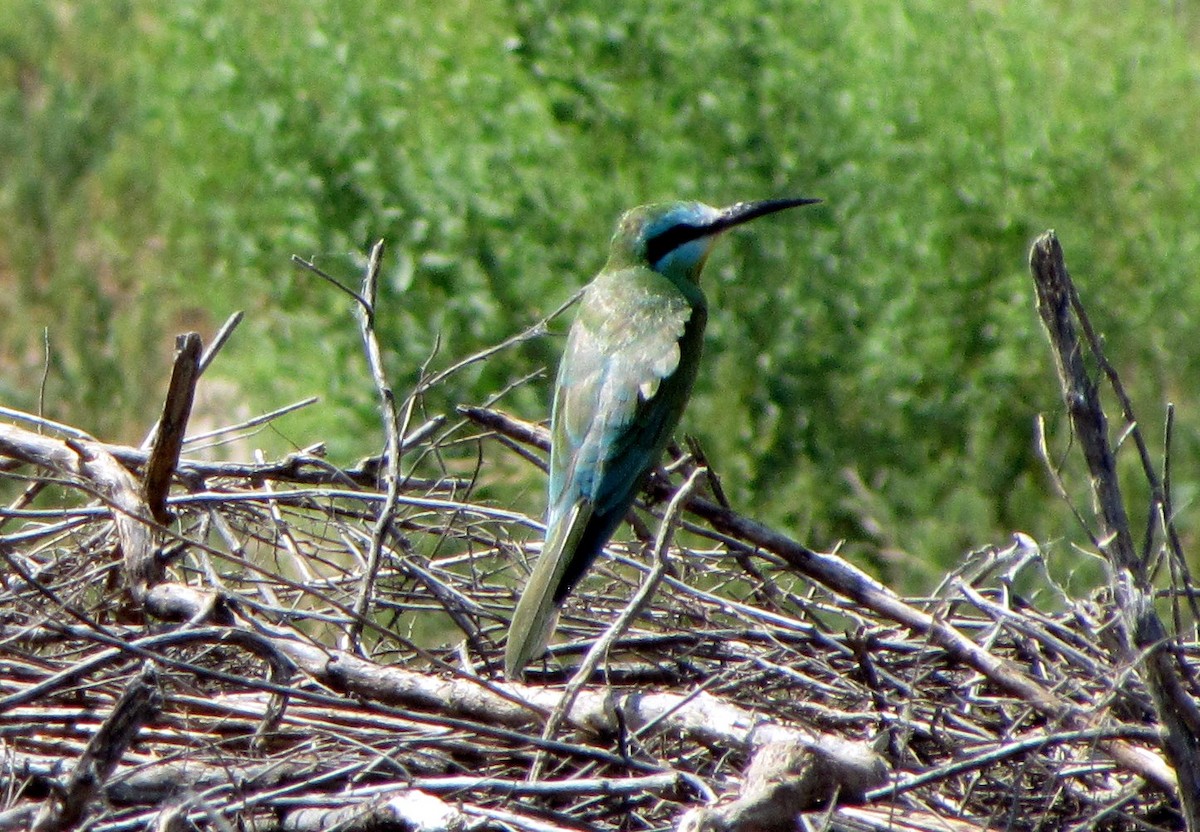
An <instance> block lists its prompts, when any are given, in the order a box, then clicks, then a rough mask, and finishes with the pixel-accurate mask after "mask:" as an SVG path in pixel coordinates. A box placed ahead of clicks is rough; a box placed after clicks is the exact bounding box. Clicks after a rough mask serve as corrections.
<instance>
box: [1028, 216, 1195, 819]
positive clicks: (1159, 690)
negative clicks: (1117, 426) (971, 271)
mask: <svg viewBox="0 0 1200 832" xmlns="http://www.w3.org/2000/svg"><path fill="white" fill-rule="evenodd" d="M1029 269H1030V272H1031V273H1032V275H1033V282H1034V287H1035V289H1036V290H1037V308H1038V314H1039V316H1040V317H1041V320H1042V324H1043V326H1044V327H1045V329H1046V334H1047V335H1048V337H1049V339H1050V346H1051V351H1052V353H1053V355H1054V363H1055V368H1056V370H1057V371H1058V378H1059V383H1060V384H1061V385H1062V393H1063V401H1064V402H1065V404H1066V407H1067V413H1068V414H1069V416H1070V418H1071V426H1072V428H1073V429H1074V432H1075V436H1076V437H1077V438H1078V440H1079V445H1080V450H1081V451H1082V453H1083V457H1084V460H1085V461H1086V463H1087V468H1088V473H1089V475H1090V477H1091V484H1092V494H1093V497H1094V498H1095V502H1096V506H1097V509H1098V513H1099V523H1100V534H1099V535H1097V538H1098V539H1099V540H1100V541H1101V546H1100V549H1101V551H1102V552H1103V553H1104V555H1105V556H1106V557H1107V559H1108V562H1109V565H1110V571H1109V575H1110V583H1111V585H1112V590H1113V599H1114V600H1115V602H1116V605H1117V609H1118V613H1119V615H1118V616H1117V621H1118V622H1119V624H1120V630H1121V642H1122V645H1123V650H1124V652H1125V656H1124V658H1125V659H1126V661H1128V662H1130V663H1132V664H1135V666H1137V667H1138V670H1139V675H1140V676H1141V677H1142V679H1143V681H1144V682H1145V684H1146V687H1147V689H1148V691H1149V692H1150V698H1151V700H1152V701H1153V703H1154V708H1155V711H1156V712H1157V714H1158V719H1159V723H1160V724H1161V725H1162V727H1163V748H1164V750H1165V752H1166V754H1167V758H1168V759H1169V760H1170V762H1171V764H1172V766H1173V767H1174V768H1175V774H1176V777H1177V778H1178V794H1179V796H1180V803H1181V806H1182V808H1183V814H1184V817H1185V819H1186V820H1187V825H1188V829H1189V830H1192V832H1197V830H1200V709H1198V708H1197V705H1196V703H1195V701H1193V699H1192V698H1191V696H1190V695H1189V694H1188V693H1187V690H1186V688H1185V686H1184V684H1183V683H1182V681H1181V680H1180V679H1179V677H1178V674H1177V672H1176V669H1175V668H1174V667H1173V666H1172V663H1171V661H1170V657H1169V655H1168V654H1167V652H1166V648H1167V645H1168V644H1169V643H1170V639H1169V637H1168V636H1167V632H1166V628H1165V627H1164V626H1163V623H1162V621H1161V619H1160V618H1159V616H1158V613H1157V612H1156V611H1155V609H1154V607H1153V606H1152V604H1151V603H1150V598H1149V596H1150V594H1151V592H1152V589H1153V588H1152V586H1151V583H1150V576H1149V574H1148V570H1147V569H1146V563H1145V561H1144V560H1143V559H1142V558H1141V557H1138V555H1137V553H1136V552H1135V550H1134V545H1133V534H1132V532H1131V531H1130V528H1129V516H1128V513H1127V512H1126V510H1125V501H1124V498H1123V496H1122V494H1121V487H1120V482H1119V479H1118V477H1117V467H1116V455H1115V454H1114V452H1113V449H1112V445H1111V444H1110V442H1109V439H1108V421H1107V418H1106V416H1105V414H1104V408H1103V406H1102V404H1101V402H1100V391H1099V386H1098V385H1097V383H1096V380H1095V379H1093V378H1092V377H1091V376H1090V375H1089V373H1088V370H1087V367H1086V366H1085V365H1084V360H1083V345H1082V344H1081V343H1080V340H1079V336H1078V332H1077V329H1076V322H1077V321H1078V322H1079V323H1080V325H1084V323H1085V319H1084V318H1083V305H1082V303H1081V301H1080V300H1079V296H1078V292H1077V291H1076V288H1075V285H1074V283H1073V282H1072V281H1071V276H1070V274H1069V273H1068V272H1067V267H1066V263H1065V262H1064V259H1063V251H1062V246H1061V245H1060V244H1059V241H1058V236H1057V235H1056V234H1055V233H1054V232H1053V231H1047V232H1046V233H1045V234H1043V235H1042V236H1040V237H1038V239H1037V240H1036V241H1035V242H1034V244H1033V249H1032V251H1031V252H1030V256H1029ZM1087 328H1088V329H1089V332H1090V327H1087ZM1089 342H1090V347H1091V352H1092V354H1093V356H1095V358H1096V360H1097V361H1098V362H1099V363H1100V364H1101V366H1104V367H1107V368H1109V374H1110V379H1114V378H1115V370H1112V368H1111V365H1110V364H1109V363H1108V361H1107V359H1105V358H1104V356H1103V354H1102V353H1100V351H1099V339H1098V338H1095V337H1092V338H1090V339H1089ZM1114 383H1115V384H1116V385H1117V388H1118V391H1119V393H1120V398H1121V400H1122V407H1123V410H1124V413H1125V417H1126V419H1127V420H1128V421H1129V422H1130V424H1136V422H1135V420H1134V418H1133V411H1132V406H1131V405H1130V403H1129V399H1128V397H1127V396H1125V395H1124V391H1123V388H1121V387H1120V386H1119V380H1118V381H1116V382H1114ZM1138 445H1139V449H1141V451H1142V456H1143V460H1145V458H1146V456H1147V454H1146V452H1145V450H1144V444H1143V443H1141V442H1140V441H1139V443H1138ZM1144 467H1145V468H1146V470H1147V472H1148V476H1149V478H1150V480H1151V482H1150V485H1151V488H1152V489H1156V490H1158V491H1160V492H1161V486H1159V483H1158V482H1157V480H1156V478H1155V477H1154V474H1153V469H1152V468H1151V467H1149V465H1148V464H1146V465H1145V466H1144ZM1156 498H1157V499H1159V500H1160V501H1161V500H1162V499H1163V498H1162V495H1161V493H1159V494H1157V495H1156ZM1150 522H1153V519H1151V521H1150Z"/></svg>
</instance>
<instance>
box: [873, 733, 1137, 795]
mask: <svg viewBox="0 0 1200 832" xmlns="http://www.w3.org/2000/svg"><path fill="white" fill-rule="evenodd" d="M1112 739H1132V740H1137V741H1139V742H1152V741H1153V740H1154V731H1153V730H1152V729H1149V728H1133V727H1130V726H1127V725H1118V726H1115V727H1112V728H1085V729H1082V730H1079V731H1057V732H1055V733H1051V734H1038V735H1036V736H1032V737H1024V738H1022V739H1018V740H1013V741H1011V742H1007V743H1004V744H1003V745H1000V746H997V747H995V748H989V749H988V750H987V751H983V752H980V753H979V754H973V755H971V756H968V757H965V758H963V759H961V760H954V761H953V762H950V763H945V764H943V765H939V766H935V767H933V768H931V769H930V770H929V771H924V772H921V773H920V774H914V775H911V776H909V777H906V778H905V779H903V780H900V781H898V782H896V783H892V784H890V785H887V786H881V787H879V788H877V789H874V790H872V791H870V792H867V795H866V800H867V802H868V803H874V802H875V801H878V800H886V799H888V798H891V797H895V796H896V795H899V794H903V793H904V792H909V791H912V790H913V789H916V788H919V787H921V786H928V785H930V784H931V783H937V782H939V781H942V780H946V779H949V778H951V777H958V776H960V775H963V774H966V773H967V772H971V771H979V770H981V769H984V768H987V767H988V766H991V765H995V764H997V763H1002V762H1004V761H1005V760H1008V759H1010V758H1012V757H1015V756H1018V755H1020V754H1028V753H1029V752H1031V751H1040V750H1041V749H1043V748H1047V747H1053V746H1057V745H1066V744H1070V743H1076V742H1087V743H1095V742H1098V741H1100V740H1112Z"/></svg>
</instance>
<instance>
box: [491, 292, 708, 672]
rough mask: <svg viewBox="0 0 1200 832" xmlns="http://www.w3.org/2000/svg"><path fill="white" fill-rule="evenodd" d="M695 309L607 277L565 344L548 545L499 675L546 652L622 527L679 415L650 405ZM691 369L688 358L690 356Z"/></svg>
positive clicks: (675, 364) (657, 403) (671, 295)
mask: <svg viewBox="0 0 1200 832" xmlns="http://www.w3.org/2000/svg"><path fill="white" fill-rule="evenodd" d="M693 314H694V310H693V307H692V305H691V304H690V303H689V302H688V301H687V299H686V298H685V297H684V296H683V295H682V294H680V292H679V290H678V289H676V288H675V287H674V286H673V285H672V284H671V283H670V282H669V281H668V280H667V279H666V278H664V277H662V276H661V275H658V274H656V273H655V272H652V271H650V270H649V269H629V270H626V271H624V272H617V273H614V274H608V275H604V276H602V277H601V278H598V279H597V281H596V282H594V283H593V284H592V286H591V287H590V288H589V290H588V292H587V293H586V294H585V295H584V300H583V304H582V306H581V307H580V310H579V314H578V316H577V317H576V319H575V324H574V325H573V326H572V327H571V332H570V334H569V336H568V338H567V345H566V349H565V351H564V353H563V360H562V363H561V364H560V365H559V372H558V383H557V386H556V391H555V398H554V413H553V418H552V420H551V421H552V428H553V436H552V445H551V451H550V508H549V512H548V515H549V516H548V522H547V525H546V541H545V544H544V545H543V547H542V553H541V555H540V556H539V557H538V561H537V563H536V564H535V565H534V568H533V572H532V573H531V574H530V576H529V581H528V582H527V583H526V585H525V589H524V590H523V591H522V593H521V598H520V600H519V601H518V602H517V608H516V609H515V610H514V611H513V617H512V622H511V624H510V626H509V633H508V644H507V647H506V650H505V673H506V675H507V676H508V677H509V678H515V677H517V676H518V675H519V674H520V673H521V672H522V671H523V670H524V668H525V666H526V665H527V664H528V663H529V662H530V661H531V660H532V659H533V658H534V657H535V656H537V655H538V654H539V653H541V652H542V650H543V649H544V648H545V646H546V642H547V641H548V639H549V637H550V633H551V631H552V630H553V629H554V622H555V619H556V617H557V616H556V613H555V611H556V610H557V608H558V605H559V603H560V602H561V601H562V599H563V598H564V597H565V596H566V594H567V592H568V591H569V590H570V588H571V587H572V586H573V585H574V583H575V582H576V581H577V580H578V579H579V577H580V575H582V574H583V572H584V571H585V570H586V569H587V567H588V565H589V564H590V563H591V561H592V559H593V558H595V556H596V555H597V554H598V553H599V550H600V549H601V548H603V546H604V544H605V542H606V541H607V540H608V538H609V536H610V535H611V534H612V532H613V530H614V529H615V528H616V526H617V525H618V524H619V523H620V522H621V519H622V518H623V517H624V516H625V513H626V511H628V509H629V504H630V502H631V501H632V499H633V492H634V489H635V488H637V486H638V483H639V481H640V480H641V478H642V476H643V475H644V474H645V473H646V471H647V470H648V469H649V468H650V466H652V465H653V464H654V463H655V461H656V460H657V458H658V455H659V454H660V453H661V452H662V448H663V445H664V444H665V442H666V437H667V436H668V435H669V433H670V431H671V430H672V428H674V426H675V422H676V420H677V419H678V418H679V413H680V411H681V410H682V407H683V402H682V398H683V396H685V395H686V390H684V391H682V395H679V396H678V397H677V398H679V399H680V401H677V402H674V401H666V400H665V399H666V397H662V398H655V395H656V393H658V392H659V388H660V386H661V385H662V383H663V381H664V380H667V379H669V378H670V377H671V376H672V374H674V373H675V372H676V370H677V369H678V368H679V366H680V344H679V342H680V339H681V338H682V337H683V335H684V331H685V329H686V327H687V323H688V320H689V319H690V318H691V317H692V315H693ZM693 360H695V357H693Z"/></svg>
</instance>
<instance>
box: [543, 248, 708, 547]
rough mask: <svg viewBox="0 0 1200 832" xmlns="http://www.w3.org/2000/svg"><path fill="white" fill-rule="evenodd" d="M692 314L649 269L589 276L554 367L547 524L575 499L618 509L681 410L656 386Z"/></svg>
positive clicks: (675, 360)
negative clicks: (589, 282)
mask: <svg viewBox="0 0 1200 832" xmlns="http://www.w3.org/2000/svg"><path fill="white" fill-rule="evenodd" d="M692 314H693V308H692V305H691V304H690V303H688V301H687V299H686V298H685V297H684V296H683V295H682V294H681V293H680V292H679V290H678V289H676V288H675V287H674V285H672V284H671V283H670V281H669V280H667V279H666V278H664V277H662V276H661V275H659V274H657V273H655V272H652V271H650V270H649V269H627V270H625V271H623V272H617V273H615V274H613V275H609V276H606V279H604V280H603V282H601V281H598V282H597V283H596V284H593V287H592V290H591V291H589V292H588V294H587V296H585V299H584V305H583V306H582V307H581V308H580V311H579V316H578V318H577V319H576V322H575V325H574V326H573V327H572V328H571V333H570V336H569V337H568V340H567V346H566V351H565V352H564V354H563V355H564V357H563V361H562V364H561V365H560V367H559V374H558V384H557V389H556V391H555V400H554V417H553V420H552V421H553V430H554V435H553V446H552V448H551V454H550V456H551V470H550V520H551V523H553V522H554V520H555V519H556V515H557V516H565V515H566V513H567V512H569V511H570V507H571V505H572V504H574V503H575V502H576V501H578V500H580V499H583V500H585V501H587V502H589V503H591V504H592V506H593V508H594V511H595V512H596V513H597V514H606V513H608V512H610V511H613V510H620V512H621V513H622V514H624V512H625V509H626V508H627V506H628V501H629V499H630V498H631V497H632V491H633V489H634V488H635V487H636V486H637V482H638V480H639V479H640V477H641V476H642V475H643V474H644V473H645V472H646V471H647V470H648V469H649V468H650V466H652V465H653V464H654V462H655V460H656V458H657V456H658V455H659V454H660V453H661V452H662V446H663V444H664V443H665V441H666V439H667V437H666V436H665V435H664V434H665V433H668V432H669V431H670V430H671V428H673V427H674V421H675V419H677V418H678V416H679V412H680V411H681V410H682V402H665V401H661V400H657V399H655V394H656V393H657V392H658V389H659V386H660V384H661V383H662V382H663V381H664V380H665V379H667V378H669V377H670V376H671V375H672V374H673V373H674V372H675V371H676V369H678V367H679V363H680V347H679V342H680V339H681V338H682V337H683V334H684V329H685V327H686V326H687V322H688V320H689V318H691V316H692ZM618 519H619V518H618Z"/></svg>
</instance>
